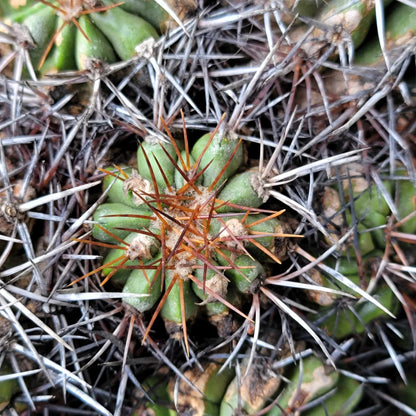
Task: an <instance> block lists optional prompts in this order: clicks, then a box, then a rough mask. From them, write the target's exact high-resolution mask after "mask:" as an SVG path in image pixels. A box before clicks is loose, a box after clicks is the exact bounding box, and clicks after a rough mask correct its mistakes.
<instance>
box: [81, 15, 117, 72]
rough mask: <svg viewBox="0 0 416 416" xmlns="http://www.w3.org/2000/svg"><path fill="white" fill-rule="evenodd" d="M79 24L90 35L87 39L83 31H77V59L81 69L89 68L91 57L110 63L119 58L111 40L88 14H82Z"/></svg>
mask: <svg viewBox="0 0 416 416" xmlns="http://www.w3.org/2000/svg"><path fill="white" fill-rule="evenodd" d="M79 25H80V26H81V28H82V30H83V31H84V33H85V34H86V35H87V37H88V39H86V38H85V36H84V34H83V33H81V32H80V31H79V30H78V31H77V34H76V54H75V59H76V63H77V66H78V68H79V69H86V68H88V67H89V66H90V65H89V61H90V60H91V59H100V60H102V61H105V62H108V63H112V62H115V61H116V60H117V57H116V54H115V53H114V50H113V47H112V46H111V44H110V42H109V41H108V40H107V38H106V37H105V36H104V34H103V33H102V32H101V31H100V30H99V29H98V28H97V27H96V26H95V25H94V24H93V23H92V22H91V20H90V18H89V17H88V16H81V17H80V18H79Z"/></svg>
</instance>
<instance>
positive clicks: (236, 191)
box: [218, 170, 269, 212]
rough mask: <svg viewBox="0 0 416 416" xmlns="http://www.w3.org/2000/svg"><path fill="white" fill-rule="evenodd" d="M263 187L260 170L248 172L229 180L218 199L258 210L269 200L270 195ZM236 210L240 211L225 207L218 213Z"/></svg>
mask: <svg viewBox="0 0 416 416" xmlns="http://www.w3.org/2000/svg"><path fill="white" fill-rule="evenodd" d="M263 185H264V184H263V183H262V181H261V178H260V173H259V172H258V170H248V171H246V172H243V173H239V174H237V175H234V176H233V177H232V178H231V179H229V181H228V182H227V183H226V185H225V186H224V188H223V189H222V190H221V192H220V193H219V195H218V198H219V199H220V200H222V201H227V202H230V203H232V204H237V205H246V206H249V207H253V208H258V207H259V206H260V205H262V204H264V203H265V202H266V201H267V200H268V198H269V194H268V193H267V191H266V190H265V188H264V186H263ZM236 210H238V209H236V208H232V207H229V206H226V205H225V206H224V207H222V208H221V209H219V210H218V212H227V211H236Z"/></svg>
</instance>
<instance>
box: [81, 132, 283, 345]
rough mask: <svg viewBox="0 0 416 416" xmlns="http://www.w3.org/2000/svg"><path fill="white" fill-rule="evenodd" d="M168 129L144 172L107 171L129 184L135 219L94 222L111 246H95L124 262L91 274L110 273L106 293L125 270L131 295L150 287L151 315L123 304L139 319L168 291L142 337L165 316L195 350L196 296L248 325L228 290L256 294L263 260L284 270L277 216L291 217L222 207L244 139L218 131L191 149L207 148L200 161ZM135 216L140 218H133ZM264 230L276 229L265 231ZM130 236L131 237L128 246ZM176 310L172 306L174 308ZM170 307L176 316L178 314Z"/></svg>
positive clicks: (143, 149)
mask: <svg viewBox="0 0 416 416" xmlns="http://www.w3.org/2000/svg"><path fill="white" fill-rule="evenodd" d="M165 128H166V131H167V132H168V136H169V138H170V143H162V142H160V141H158V140H156V141H155V140H154V139H148V140H146V141H144V142H143V143H142V145H141V146H140V148H139V150H138V168H139V173H137V172H136V171H134V170H133V171H132V172H131V174H130V175H128V174H127V173H126V172H125V171H123V170H122V169H121V168H120V167H118V166H116V169H115V171H111V170H110V169H107V170H102V171H103V172H104V173H105V174H106V175H109V177H110V178H111V177H112V178H113V182H114V184H113V186H118V185H119V184H120V182H122V186H121V188H122V190H123V194H124V196H125V198H126V200H127V198H129V196H130V199H129V204H130V205H131V208H132V209H133V211H130V210H129V211H128V212H125V213H123V212H121V211H119V212H114V213H109V212H110V211H105V215H101V214H98V215H96V217H95V218H96V219H97V220H98V224H96V225H95V226H94V227H95V229H94V231H95V237H96V238H98V239H100V240H101V241H104V243H98V242H91V243H92V244H96V245H105V246H106V247H109V248H111V249H112V250H117V252H118V253H119V255H118V256H111V257H110V258H108V259H107V260H108V261H107V262H106V263H105V264H104V265H103V266H101V267H100V268H98V269H96V270H95V271H93V272H91V273H89V274H88V275H91V274H93V273H94V272H98V271H102V270H106V273H104V274H106V277H105V278H104V280H103V281H102V282H101V285H103V284H105V283H106V282H107V281H108V280H109V279H111V278H112V277H113V276H115V277H116V276H117V274H120V271H125V270H126V268H127V269H129V270H132V273H131V276H129V277H128V279H127V282H126V283H125V286H124V291H125V292H128V293H130V290H131V289H132V287H136V286H137V284H139V283H138V281H137V279H142V281H143V282H142V283H143V285H144V286H146V288H145V289H143V287H144V286H143V287H141V289H140V290H142V291H144V292H145V293H147V294H149V297H153V296H154V298H155V299H154V302H153V301H152V302H150V303H149V302H148V300H145V302H146V305H145V306H143V305H142V303H141V301H139V302H138V301H137V299H133V298H132V299H129V298H127V299H125V302H126V303H129V304H131V305H133V306H134V307H136V309H138V310H139V311H140V312H144V311H145V310H148V309H150V308H151V307H152V306H153V305H154V304H156V302H157V299H159V295H160V294H161V293H162V292H163V288H165V289H164V292H163V295H161V297H160V300H159V303H158V306H157V307H156V308H155V310H154V313H153V316H152V318H151V320H150V322H149V325H148V327H147V331H146V333H145V336H144V338H146V337H147V336H148V334H149V331H150V329H151V327H152V325H153V323H154V321H155V319H156V317H157V316H158V315H159V313H161V314H162V316H163V318H164V319H165V323H166V326H167V328H168V331H169V332H171V334H175V336H178V334H179V337H182V335H183V336H184V338H185V343H186V345H187V327H186V321H187V319H189V318H191V317H192V316H193V315H195V313H196V304H197V301H198V297H199V302H200V303H199V304H200V305H204V306H205V305H207V306H208V305H209V306H211V307H212V305H213V304H215V305H217V307H218V306H219V307H220V308H221V307H223V308H225V309H231V310H233V311H234V312H236V313H238V314H239V315H241V316H243V317H244V318H245V319H246V320H248V321H250V319H249V318H248V317H247V316H246V315H245V314H244V313H243V312H241V311H240V310H239V309H238V307H236V306H234V305H233V304H232V301H231V300H230V296H229V295H230V286H231V287H232V286H235V287H236V288H237V289H238V290H239V291H240V292H243V293H249V292H250V291H251V290H254V289H252V288H254V287H258V283H257V284H254V281H258V280H261V279H262V278H264V276H263V274H264V269H263V267H262V265H261V264H260V262H259V261H257V260H256V258H255V256H258V255H259V254H258V253H260V256H265V257H267V258H268V261H270V262H277V263H280V260H279V258H278V257H277V256H276V254H275V253H273V244H274V243H273V242H274V240H275V239H278V238H282V239H283V238H285V237H286V236H290V235H291V234H285V233H284V232H282V228H281V227H279V228H277V227H275V226H274V225H275V224H276V222H277V219H276V217H278V216H279V215H280V214H281V213H282V212H283V211H279V212H276V211H269V210H264V209H260V208H259V207H258V206H246V205H243V204H239V203H235V202H230V200H228V199H223V195H225V196H227V194H224V193H223V189H221V188H222V185H224V183H225V182H226V181H227V178H228V177H230V176H233V173H234V172H235V171H236V170H237V169H238V168H239V167H240V165H241V161H242V149H241V140H230V139H228V138H227V137H226V136H222V135H219V134H218V128H219V126H218V127H217V128H216V129H215V130H214V131H213V132H212V133H211V134H209V135H205V136H203V138H201V139H202V140H203V143H202V144H200V143H199V144H198V142H197V144H196V145H195V146H194V148H193V150H195V149H196V148H197V146H198V145H200V146H201V147H202V151H201V152H200V153H199V155H196V154H195V152H194V151H193V152H190V150H189V149H190V148H189V143H188V139H187V135H186V130H185V134H184V148H185V150H184V151H181V150H180V149H179V147H178V145H177V143H176V141H175V140H174V138H173V137H172V135H171V134H170V132H169V129H168V127H167V126H165ZM201 139H200V140H201ZM193 156H194V157H195V160H193ZM230 167H232V169H230ZM207 173H208V174H209V177H210V178H211V179H210V183H209V184H206V183H205V182H206V181H205V179H206V176H207ZM234 176H235V175H234ZM212 178H213V179H212ZM204 181H205V182H204ZM117 184H118V185H117ZM246 187H250V184H249V183H247V184H246ZM224 189H225V188H224ZM234 192H237V193H239V192H243V190H241V189H238V190H234ZM110 199H111V196H110ZM259 200H260V201H261V199H259ZM124 202H126V201H124ZM237 202H238V201H237ZM259 204H260V203H258V204H257V205H259ZM105 205H106V204H103V206H105ZM108 205H115V204H114V203H113V204H108ZM134 207H136V208H137V210H139V209H140V212H139V211H137V212H135V210H134ZM129 209H130V207H129ZM231 211H232V212H231ZM109 219H111V220H114V219H116V220H117V221H116V224H115V226H114V227H113V228H110V227H108V226H106V225H105V224H104V223H105V221H106V220H109ZM136 220H137V221H145V225H144V226H143V225H140V226H139V225H137V224H135V221H136ZM99 222H102V224H99ZM127 222H128V224H127ZM141 224H142V223H141ZM264 225H267V226H271V228H270V227H269V230H266V229H265V230H262V227H264ZM259 227H260V228H259ZM127 234H128V235H130V237H128V238H126V237H125V236H126V235H127ZM93 235H94V232H93ZM110 243H115V244H110ZM152 246H153V248H154V249H153V251H152ZM131 261H134V262H135V263H134V264H131ZM86 276H87V275H85V276H82V277H81V278H80V279H78V280H77V281H79V280H81V279H82V278H84V277H86ZM144 281H146V283H145V282H144ZM73 283H75V282H73ZM139 285H140V284H139ZM176 292H177V293H176ZM174 293H175V294H174ZM195 295H197V296H195ZM174 296H176V300H173V298H174ZM201 301H202V302H201ZM170 303H173V305H171V306H170V307H169V306H167V305H168V304H170ZM169 308H171V309H174V308H176V309H177V311H178V312H177V313H176V312H172V311H169ZM175 313H176V315H175ZM178 315H180V316H179V317H178ZM166 321H169V322H170V323H169V324H168V323H167V322H166Z"/></svg>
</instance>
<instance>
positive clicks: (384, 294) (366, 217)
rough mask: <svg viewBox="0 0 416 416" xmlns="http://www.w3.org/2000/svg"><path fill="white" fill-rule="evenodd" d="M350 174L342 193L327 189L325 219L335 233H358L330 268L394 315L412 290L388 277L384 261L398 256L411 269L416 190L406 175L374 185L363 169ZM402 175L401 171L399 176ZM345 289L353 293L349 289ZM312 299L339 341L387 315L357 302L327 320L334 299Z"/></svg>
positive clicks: (323, 280)
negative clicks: (350, 231) (318, 306)
mask: <svg viewBox="0 0 416 416" xmlns="http://www.w3.org/2000/svg"><path fill="white" fill-rule="evenodd" d="M347 170H348V175H347V177H346V178H345V179H344V180H342V181H341V191H339V190H338V189H334V188H330V187H327V188H325V190H324V193H323V197H322V201H323V204H324V209H323V216H324V218H325V220H326V221H328V223H329V224H330V226H329V227H330V228H332V229H333V230H334V231H335V230H336V229H337V233H339V231H340V230H342V229H346V228H347V229H352V230H354V233H353V235H352V236H351V238H350V240H349V241H348V242H347V244H346V245H345V246H344V247H343V250H342V251H341V253H340V254H341V255H340V256H339V258H338V259H337V260H332V261H329V262H327V264H328V265H330V266H331V267H332V268H333V269H336V270H337V271H338V272H339V273H341V274H342V275H344V276H346V277H348V279H349V280H350V281H353V282H354V283H356V284H358V285H360V286H361V287H363V288H364V289H365V290H369V291H370V292H373V295H374V296H375V297H376V298H377V299H378V300H379V301H380V303H381V304H383V305H384V306H385V307H386V308H387V310H389V311H390V312H391V313H392V314H395V313H396V312H397V311H398V309H399V308H398V303H399V301H400V302H402V303H403V306H406V301H405V298H406V296H408V295H410V293H409V290H410V292H411V291H412V289H411V288H410V287H409V286H408V284H406V282H405V281H403V280H401V279H399V282H398V283H399V284H398V286H396V283H397V282H396V283H395V282H394V281H395V280H396V279H391V278H390V277H388V276H387V275H388V273H387V270H386V267H387V269H388V265H387V264H386V263H387V262H388V261H392V260H393V259H394V258H398V259H399V260H400V261H401V262H403V263H402V266H403V267H404V269H405V268H406V267H407V266H409V262H408V260H406V259H412V258H413V257H414V255H413V252H414V243H415V238H414V236H415V234H416V214H415V213H416V186H415V184H414V183H413V181H412V180H411V179H409V178H408V177H406V176H403V178H402V179H399V180H389V179H386V180H383V181H382V180H379V183H377V184H371V183H370V182H369V181H368V180H367V179H366V178H365V177H364V176H363V172H362V167H361V166H360V165H349V166H347ZM401 171H402V169H398V172H399V173H400V172H401ZM402 172H403V171H402ZM396 207H397V209H396ZM383 263H384V265H383ZM313 275H314V276H313ZM386 276H387V277H386ZM311 277H312V279H314V280H315V281H316V282H317V283H319V284H321V285H324V286H326V287H338V288H339V286H334V282H332V281H331V279H328V278H326V277H324V276H322V275H321V274H320V273H319V272H317V271H315V273H314V274H312V276H311ZM385 279H387V281H386V280H385ZM338 285H339V284H338ZM341 286H342V289H343V290H345V291H347V292H348V291H349V289H348V287H346V286H344V285H341ZM309 296H310V298H311V299H313V301H314V302H316V303H317V304H319V305H321V306H323V307H324V308H323V310H322V311H321V314H322V315H323V316H325V315H327V316H326V318H325V319H324V321H323V324H322V325H323V327H324V328H325V329H326V330H327V331H328V332H329V333H330V334H331V335H332V336H333V337H335V338H337V339H340V338H343V337H346V336H349V335H351V334H358V333H362V332H363V331H364V330H365V329H366V328H367V324H369V323H370V322H371V321H373V320H375V319H377V318H383V317H386V316H387V315H386V313H385V311H382V310H381V309H380V308H377V307H376V306H375V305H374V304H371V303H370V302H369V303H357V304H356V305H354V308H353V309H350V308H348V307H347V308H344V309H341V310H338V311H337V312H338V313H336V314H330V315H329V316H328V314H327V310H326V308H327V307H331V306H333V305H334V304H335V303H336V296H334V295H328V296H326V295H323V294H317V293H310V295H309Z"/></svg>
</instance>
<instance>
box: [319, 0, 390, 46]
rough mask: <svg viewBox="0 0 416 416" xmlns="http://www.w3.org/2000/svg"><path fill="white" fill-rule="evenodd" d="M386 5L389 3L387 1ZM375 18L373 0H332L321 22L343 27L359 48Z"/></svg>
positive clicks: (324, 11) (321, 15) (323, 13)
mask: <svg viewBox="0 0 416 416" xmlns="http://www.w3.org/2000/svg"><path fill="white" fill-rule="evenodd" d="M384 3H385V4H387V3H389V1H385V2H384ZM374 17H375V2H374V1H373V0H359V1H351V0H332V1H330V2H328V3H327V4H326V7H325V8H324V9H323V10H322V12H321V14H320V21H321V22H323V23H325V24H327V25H331V26H332V25H335V27H339V26H341V27H342V28H343V29H344V30H345V31H346V32H348V33H349V34H350V35H351V37H352V41H353V43H354V46H355V47H356V48H357V47H358V46H359V45H361V43H362V42H363V41H364V39H365V37H366V36H367V33H368V30H369V29H370V26H371V23H372V22H373V21H374Z"/></svg>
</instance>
